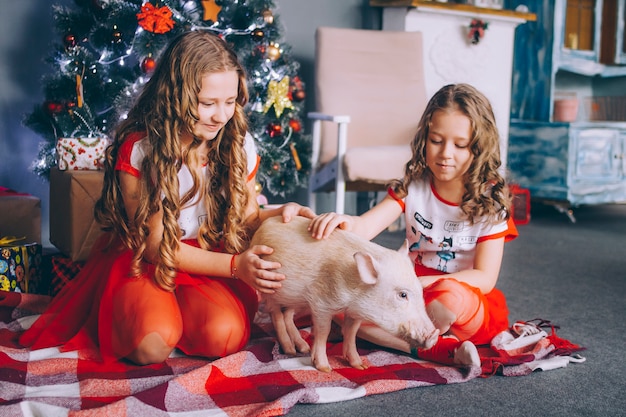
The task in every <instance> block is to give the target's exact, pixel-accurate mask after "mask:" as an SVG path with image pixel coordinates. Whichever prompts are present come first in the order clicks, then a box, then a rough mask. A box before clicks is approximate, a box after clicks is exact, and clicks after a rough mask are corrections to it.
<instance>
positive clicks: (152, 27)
mask: <svg viewBox="0 0 626 417" xmlns="http://www.w3.org/2000/svg"><path fill="white" fill-rule="evenodd" d="M137 21H138V22H139V26H141V27H142V28H144V29H145V30H147V31H148V32H153V33H166V32H169V31H170V30H172V28H173V27H174V20H172V11H171V10H170V8H169V7H167V6H163V7H158V8H157V7H154V5H153V4H152V3H146V4H144V5H143V6H141V13H137Z"/></svg>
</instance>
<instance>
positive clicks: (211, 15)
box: [202, 0, 222, 22]
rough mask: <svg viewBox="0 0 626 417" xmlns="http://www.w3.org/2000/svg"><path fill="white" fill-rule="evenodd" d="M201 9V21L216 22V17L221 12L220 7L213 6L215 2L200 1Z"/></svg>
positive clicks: (210, 0)
mask: <svg viewBox="0 0 626 417" xmlns="http://www.w3.org/2000/svg"><path fill="white" fill-rule="evenodd" d="M202 8H203V9H204V15H203V16H202V20H212V21H213V22H217V15H218V14H219V13H220V11H221V10H222V6H218V5H217V4H215V0H202Z"/></svg>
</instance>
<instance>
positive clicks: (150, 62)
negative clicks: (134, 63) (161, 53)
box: [141, 56, 156, 74]
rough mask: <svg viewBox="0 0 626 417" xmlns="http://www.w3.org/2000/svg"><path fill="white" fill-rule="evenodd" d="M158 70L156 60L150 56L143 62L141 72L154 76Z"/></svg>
mask: <svg viewBox="0 0 626 417" xmlns="http://www.w3.org/2000/svg"><path fill="white" fill-rule="evenodd" d="M155 68H156V61H155V59H154V58H152V57H150V56H148V57H146V58H144V60H143V61H141V70H142V71H143V72H144V74H152V73H153V72H154V69H155Z"/></svg>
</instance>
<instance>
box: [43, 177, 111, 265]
mask: <svg viewBox="0 0 626 417" xmlns="http://www.w3.org/2000/svg"><path fill="white" fill-rule="evenodd" d="M103 181H104V172H103V171H59V170H58V169H57V168H52V169H51V170H50V242H51V243H52V244H53V245H54V246H56V248H57V249H58V250H59V251H61V253H63V254H64V255H67V256H69V257H70V258H71V259H72V260H73V261H75V262H80V261H85V260H86V259H87V257H88V256H89V251H90V250H91V247H92V246H93V244H94V242H95V241H96V240H97V239H98V237H99V236H100V235H101V234H102V230H101V229H100V225H99V224H98V223H97V222H96V220H95V219H94V217H93V209H94V206H95V205H96V201H97V200H98V199H99V198H100V194H101V192H102V184H103Z"/></svg>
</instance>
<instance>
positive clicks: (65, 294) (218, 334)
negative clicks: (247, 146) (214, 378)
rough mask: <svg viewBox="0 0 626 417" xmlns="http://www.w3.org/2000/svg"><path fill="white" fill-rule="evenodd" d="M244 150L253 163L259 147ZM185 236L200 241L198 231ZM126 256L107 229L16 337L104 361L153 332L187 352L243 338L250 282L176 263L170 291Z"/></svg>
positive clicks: (225, 347) (214, 351) (252, 294)
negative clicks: (133, 272) (133, 271)
mask: <svg viewBox="0 0 626 417" xmlns="http://www.w3.org/2000/svg"><path fill="white" fill-rule="evenodd" d="M138 138H139V137H130V136H129V139H128V140H129V141H131V142H133V141H137V140H138ZM127 148H128V149H127V150H128V152H130V149H131V147H130V146H129V147H127ZM120 153H121V151H120ZM249 153H250V152H249ZM127 156H128V158H127V159H128V161H130V158H129V157H130V154H128V155H127ZM248 157H249V158H250V157H253V158H254V159H255V161H256V166H258V157H256V154H254V155H248ZM122 159H124V158H122ZM120 165H123V164H119V163H118V167H119V166H120ZM255 169H256V168H255ZM254 173H255V171H252V172H251V173H250V176H251V177H252V178H253V177H254ZM184 242H185V243H187V244H191V245H194V246H199V245H198V243H197V241H196V240H195V239H193V240H185V241H184ZM216 250H217V251H221V249H219V248H218V249H216ZM131 260H132V251H131V250H130V249H127V248H126V247H124V246H123V244H122V243H121V241H120V240H119V239H118V238H115V237H112V236H111V235H110V234H104V235H103V236H102V237H101V238H100V239H99V240H98V241H97V242H96V244H95V245H94V247H93V248H92V250H91V254H90V256H89V259H88V260H87V262H86V263H85V265H84V267H83V268H82V269H81V271H80V273H79V274H78V275H77V276H76V277H75V278H74V279H73V280H72V281H70V282H69V283H68V284H67V285H66V286H65V287H64V288H63V289H62V290H61V291H60V292H59V293H58V294H57V295H56V296H55V298H54V299H53V300H52V302H51V303H50V305H49V307H48V308H47V309H46V311H45V312H44V313H43V314H42V315H41V316H40V317H39V318H38V319H37V320H36V321H35V322H34V323H33V325H32V326H31V327H30V329H28V330H27V331H26V332H25V333H24V334H23V335H22V336H21V337H20V343H21V344H22V345H24V346H27V347H31V348H32V349H41V348H47V347H52V346H61V349H62V350H63V351H73V350H76V351H78V352H79V354H80V355H81V356H82V357H89V358H93V359H102V360H104V361H105V362H106V361H112V360H118V359H121V358H124V357H126V356H128V355H129V354H130V353H132V352H133V351H134V350H135V348H136V347H137V346H138V344H139V343H140V342H141V340H143V338H144V337H145V336H146V335H148V334H150V333H154V332H156V333H158V334H159V335H160V336H161V338H162V339H163V340H164V341H165V342H166V343H167V344H168V345H169V346H170V347H174V346H175V347H177V348H179V349H180V350H182V351H183V352H185V353H187V354H189V355H197V356H204V357H211V358H214V357H221V356H225V355H227V354H230V353H233V352H236V351H239V350H241V349H242V348H243V347H244V346H245V344H246V343H247V341H248V339H249V337H250V330H251V323H252V320H253V319H254V315H255V313H256V311H257V308H258V297H257V294H256V291H255V290H254V289H253V288H251V287H250V286H248V285H247V284H245V283H244V282H242V281H239V280H236V279H232V278H219V277H208V276H197V275H191V274H187V273H184V272H181V271H178V273H177V276H176V289H175V290H174V291H173V292H169V291H165V290H163V289H161V288H159V287H158V286H157V285H156V284H154V281H153V275H154V266H153V265H151V264H148V263H144V265H143V272H142V274H141V275H140V276H135V277H131V276H130V265H131Z"/></svg>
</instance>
